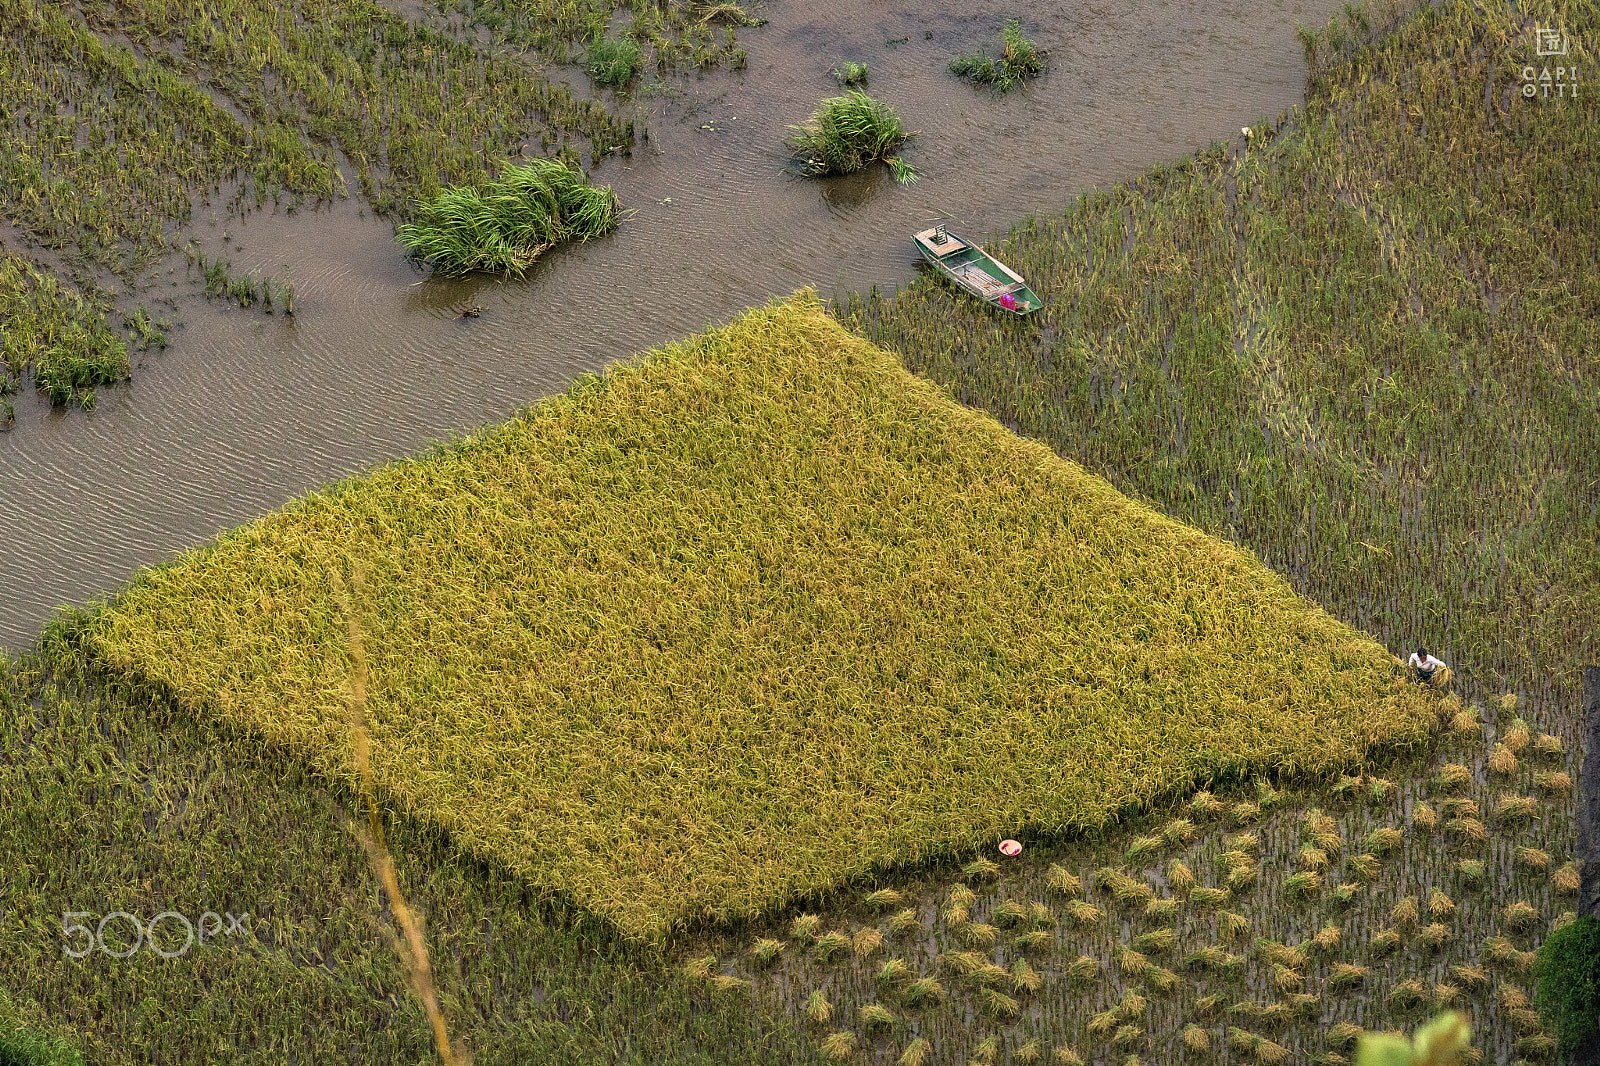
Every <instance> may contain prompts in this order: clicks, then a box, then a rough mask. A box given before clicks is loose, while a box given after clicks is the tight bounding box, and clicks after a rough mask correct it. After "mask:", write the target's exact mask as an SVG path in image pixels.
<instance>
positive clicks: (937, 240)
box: [917, 226, 967, 256]
mask: <svg viewBox="0 0 1600 1066" xmlns="http://www.w3.org/2000/svg"><path fill="white" fill-rule="evenodd" d="M917 242H918V243H919V244H921V245H922V246H923V247H925V248H927V249H928V251H930V252H932V253H933V254H934V255H937V256H946V255H949V254H950V253H951V252H959V251H960V250H961V249H963V248H965V247H967V242H966V241H963V240H962V239H961V238H960V237H953V236H951V235H950V234H949V233H946V232H945V230H944V227H943V226H936V227H934V228H933V229H925V230H923V231H922V232H921V233H919V234H917Z"/></svg>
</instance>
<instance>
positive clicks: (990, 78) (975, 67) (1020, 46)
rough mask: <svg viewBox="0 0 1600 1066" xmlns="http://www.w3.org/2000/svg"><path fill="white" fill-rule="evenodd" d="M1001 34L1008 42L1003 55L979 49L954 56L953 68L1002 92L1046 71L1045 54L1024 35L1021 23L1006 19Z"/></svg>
mask: <svg viewBox="0 0 1600 1066" xmlns="http://www.w3.org/2000/svg"><path fill="white" fill-rule="evenodd" d="M1001 34H1002V39H1003V40H1004V44H1003V45H1002V46H1001V50H1000V58H999V59H991V58H990V57H989V54H988V53H987V52H984V51H982V50H979V51H977V52H972V53H970V54H968V55H963V56H957V57H956V58H955V59H952V60H951V61H950V72H951V73H952V74H955V75H956V76H957V77H961V78H968V79H970V80H972V81H975V82H978V83H979V84H980V85H987V86H989V87H990V88H992V89H994V90H995V91H996V92H1002V93H1006V92H1010V91H1011V90H1012V89H1014V88H1016V87H1017V86H1018V85H1020V84H1022V82H1023V81H1025V80H1027V79H1028V78H1035V77H1038V76H1039V75H1040V74H1042V73H1044V56H1043V54H1042V53H1041V52H1040V51H1039V48H1038V46H1037V45H1035V44H1034V43H1033V41H1032V40H1030V39H1029V38H1027V37H1025V36H1024V35H1023V33H1022V26H1021V24H1020V23H1018V22H1016V21H1011V22H1008V23H1006V25H1005V28H1004V30H1002V31H1001Z"/></svg>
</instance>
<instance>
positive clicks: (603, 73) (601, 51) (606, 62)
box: [583, 36, 644, 87]
mask: <svg viewBox="0 0 1600 1066" xmlns="http://www.w3.org/2000/svg"><path fill="white" fill-rule="evenodd" d="M643 62H644V52H643V50H642V49H640V47H639V42H638V41H635V40H632V39H631V38H626V37H621V38H619V37H603V36H602V37H597V38H596V39H595V40H594V41H592V42H590V44H589V47H588V48H587V49H586V50H585V51H584V53H583V65H584V68H585V69H586V70H588V72H589V77H591V78H593V79H594V80H595V83H596V84H598V85H610V86H612V87H618V86H623V85H626V84H628V82H630V81H632V80H633V79H634V77H635V76H636V75H637V74H638V73H639V68H640V66H641V65H642V64H643Z"/></svg>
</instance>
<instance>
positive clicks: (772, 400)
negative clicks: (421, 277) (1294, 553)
mask: <svg viewBox="0 0 1600 1066" xmlns="http://www.w3.org/2000/svg"><path fill="white" fill-rule="evenodd" d="M356 564H360V565H361V566H362V567H363V568H364V571H365V573H366V575H367V577H366V584H365V588H366V592H365V593H364V594H363V595H361V596H359V597H357V604H356V608H355V609H356V610H357V611H358V612H359V613H360V614H361V615H362V622H363V626H364V627H365V629H366V631H367V633H368V635H369V636H368V641H369V651H368V655H369V658H370V662H371V672H372V681H371V688H370V692H369V695H368V708H369V711H368V714H369V717H370V719H371V729H372V739H373V755H372V765H373V772H374V775H375V777H376V780H377V782H378V787H379V789H380V791H381V792H383V793H384V794H385V795H386V797H387V798H388V800H389V801H390V802H392V803H394V804H396V805H397V806H398V807H399V808H400V809H403V810H407V811H411V812H413V813H416V814H418V815H420V816H421V817H423V818H424V819H426V820H428V821H429V822H431V823H433V824H437V825H439V826H440V827H441V828H443V829H445V830H446V831H448V832H450V833H451V834H452V835H453V837H454V839H455V840H456V841H457V842H458V843H459V844H461V845H462V846H464V847H465V848H467V849H468V850H470V851H472V852H473V853H475V854H478V855H480V856H482V857H485V858H489V859H493V860H496V861H498V862H500V863H502V864H503V865H504V866H505V868H506V869H508V870H509V871H511V872H513V873H515V874H517V875H520V876H522V877H523V878H525V879H527V880H528V881H529V882H530V883H531V884H533V885H535V886H537V887H538V888H540V889H543V890H547V891H552V892H557V893H560V894H564V895H565V896H566V897H568V898H571V899H573V900H575V901H577V902H579V903H581V904H583V905H584V906H587V907H589V908H591V909H593V910H594V911H596V912H598V913H600V914H603V915H605V916H606V917H608V918H609V919H610V920H611V921H612V922H614V923H615V924H616V926H617V927H618V928H619V929H621V930H622V931H624V932H625V933H627V934H629V935H632V936H638V937H645V938H659V937H662V936H664V935H666V934H667V933H668V932H669V931H671V930H672V929H674V928H677V927H681V926H684V925H686V924H690V923H693V922H695V921H697V920H702V919H713V920H714V919H723V918H732V917H735V916H740V915H745V916H749V915H755V914H758V913H760V912H762V911H765V910H767V909H770V908H771V907H773V906H775V905H777V904H780V903H782V902H783V901H785V900H786V899H788V898H790V897H792V896H793V895H795V894H796V893H799V892H808V891H813V890H816V889H819V888H824V887H829V886H836V885H839V884H842V883H843V882H845V881H848V880H850V879H852V878H855V877H859V876H864V875H866V874H868V873H869V872H870V871H871V870H872V869H874V868H881V867H883V866H886V865H894V864H900V863H916V862H919V861H922V860H926V859H928V858H931V857H936V856H938V855H940V854H947V853H950V852H951V851H953V850H954V849H958V848H966V847H970V846H973V845H975V844H977V843H979V842H980V841H992V840H993V839H994V838H995V837H996V834H998V833H1000V832H1001V831H1002V830H1005V831H1010V832H1015V831H1017V830H1018V828H1019V827H1024V826H1032V827H1039V828H1046V829H1052V830H1065V829H1071V828H1076V827H1088V826H1095V825H1100V824H1103V823H1105V822H1106V821H1107V820H1108V819H1110V818H1112V817H1114V816H1115V814H1116V813H1117V812H1118V811H1120V810H1122V809H1123V808H1124V807H1126V806H1128V805H1139V804H1144V803H1147V802H1149V801H1151V800H1152V799H1154V798H1156V797H1158V796H1161V795H1163V794H1172V793H1175V792H1176V791H1177V790H1178V789H1180V788H1183V787H1185V786H1186V785H1189V784H1191V783H1193V782H1194V781H1195V780H1196V779H1197V777H1198V776H1200V775H1202V774H1209V773H1213V772H1215V771H1217V770H1219V769H1221V770H1233V771H1239V772H1244V771H1248V770H1249V769H1250V768H1253V767H1263V768H1264V767H1268V766H1270V767H1272V768H1273V769H1274V770H1280V771H1287V772H1293V771H1296V770H1314V769H1322V770H1326V769H1329V768H1331V767H1333V766H1335V765H1339V764H1345V763H1350V762H1353V761H1357V760H1359V759H1360V758H1362V757H1363V755H1364V754H1365V753H1367V752H1368V751H1369V750H1370V749H1371V748H1372V747H1373V746H1375V745H1384V744H1396V743H1408V742H1415V741H1417V740H1419V739H1420V738H1423V737H1425V736H1426V735H1427V732H1428V729H1429V728H1430V726H1431V723H1432V721H1433V716H1434V711H1433V709H1432V707H1431V705H1430V703H1429V698H1428V697H1426V696H1423V695H1419V694H1416V693H1415V692H1414V691H1412V690H1411V689H1409V688H1407V687H1406V686H1404V685H1400V686H1399V687H1398V688H1397V687H1396V681H1397V669H1398V668H1397V666H1396V664H1395V662H1394V660H1393V658H1392V657H1391V656H1390V655H1389V653H1388V652H1387V651H1386V650H1385V649H1383V648H1382V647H1380V646H1378V645H1377V644H1375V643H1374V642H1372V641H1370V640H1369V639H1367V638H1365V637H1363V636H1362V635H1361V634H1359V633H1357V632H1356V631H1354V630H1352V629H1350V628H1348V627H1346V626H1344V625H1342V624H1340V623H1338V622H1336V621H1334V620H1333V619H1332V618H1330V617H1329V616H1327V615H1326V614H1325V613H1324V612H1322V611H1321V610H1319V609H1317V608H1315V607H1312V606H1309V605H1308V604H1306V603H1305V602H1304V601H1302V600H1301V599H1299V597H1297V596H1296V595H1295V594H1294V593H1293V592H1292V591H1291V590H1290V589H1289V587H1288V585H1287V584H1286V582H1285V581H1283V579H1281V578H1280V577H1278V576H1277V575H1275V574H1273V573H1271V572H1270V571H1268V570H1267V569H1266V568H1264V567H1263V566H1262V565H1261V564H1260V563H1259V562H1258V561H1257V560H1256V559H1255V558H1254V557H1253V556H1251V555H1250V554H1249V553H1248V552H1245V551H1242V550H1240V549H1238V548H1236V547H1234V546H1232V545H1228V544H1224V543H1222V542H1219V541H1217V540H1214V539H1211V538H1209V537H1206V536H1204V535H1202V534H1200V533H1197V532H1195V531H1193V530H1190V529H1187V528H1185V527H1184V526H1182V525H1180V524H1178V523H1176V522H1173V521H1171V520H1169V519H1166V518H1163V517H1161V516H1159V515H1157V514H1155V513H1154V512H1153V511H1151V510H1149V509H1148V508H1146V507H1144V506H1142V505H1140V504H1138V503H1135V502H1134V501H1131V500H1128V499H1126V498H1125V497H1123V496H1121V495H1119V494H1118V493H1116V492H1115V491H1114V490H1112V489H1111V488H1110V487H1109V486H1108V485H1107V484H1106V483H1105V482H1104V481H1102V480H1101V479H1099V478H1097V477H1094V476H1091V475H1089V474H1087V473H1085V472H1084V471H1083V470H1082V469H1081V468H1079V467H1078V466H1077V465H1075V464H1074V463H1071V462H1069V461H1065V460H1062V459H1060V458H1058V457H1057V456H1055V455H1054V454H1053V453H1052V452H1050V451H1049V449H1047V448H1046V447H1044V446H1043V445H1040V444H1037V443H1033V442H1030V441H1025V440H1023V439H1021V438H1018V437H1015V436H1014V435H1012V434H1011V433H1009V432H1008V431H1006V430H1005V429H1004V428H1003V427H1001V426H1000V425H999V424H998V423H996V422H995V421H993V420H992V419H991V418H989V417H988V416H986V415H983V414H980V413H977V412H973V411H970V410H967V409H965V408H962V407H960V406H959V405H957V404H955V403H954V402H952V401H951V400H950V398H949V397H948V396H947V395H946V394H944V393H942V392H940V391H939V390H938V389H937V388H935V387H934V386H932V385H929V384H928V383H926V382H924V381H921V380H919V379H917V378H914V377H912V376H911V375H910V374H908V373H906V372H905V370H904V369H903V368H902V367H901V366H900V365H899V363H898V362H897V361H896V360H895V359H894V358H893V357H892V356H890V355H888V354H887V353H885V352H883V351H882V350H880V349H877V348H874V347H873V346H871V345H869V344H867V343H866V342H864V341H861V340H859V339H858V338H855V337H853V336H851V335H850V334H848V333H846V332H845V331H844V330H842V329H841V328H840V327H839V326H838V325H837V324H836V323H835V322H834V321H833V320H832V319H830V318H829V317H828V316H827V315H826V314H825V313H824V312H823V309H822V308H821V306H820V305H819V304H818V303H817V301H816V299H815V298H814V297H813V296H810V295H809V294H806V295H802V296H801V297H799V298H797V299H795V300H794V301H792V302H790V303H788V304H785V305H774V306H771V307H767V308H763V309H757V310H755V311H752V312H750V313H748V314H746V315H745V316H744V317H742V318H740V319H739V320H737V321H736V322H734V323H733V324H731V325H729V326H727V327H724V328H721V329H718V330H715V331H712V332H710V333H707V334H705V335H702V336H698V337H695V338H692V339H690V340H688V341H686V342H684V343H680V344H676V345H673V346H671V347H669V348H667V349H665V350H662V351H660V352H659V353H657V354H655V355H654V356H653V357H650V358H647V359H645V360H644V361H643V362H642V363H641V364H639V365H636V366H628V367H617V368H613V369H612V370H610V371H608V373H607V375H606V376H605V378H604V379H598V380H588V381H584V382H581V383H580V384H578V385H577V386H575V387H574V388H573V389H572V390H571V391H570V392H568V393H567V394H566V395H564V396H562V397H558V398H556V399H554V400H552V401H549V402H547V403H544V404H541V405H539V406H538V407H536V408H534V409H532V410H531V411H529V412H526V413H524V414H523V415H522V416H520V417H518V418H517V419H515V420H513V421H512V422H510V423H508V424H505V425H503V426H500V427H497V428H494V429H492V430H488V431H486V432H483V433H481V434H479V435H478V436H476V437H473V438H471V439H469V440H466V441H464V442H461V443H459V444H458V445H456V446H453V447H446V448H441V449H439V450H437V451H436V453H434V454H432V455H429V456H427V457H424V458H422V459H418V460H410V461H404V462H400V463H396V464H393V465H390V466H388V467H385V468H382V469H380V470H378V471H376V472H374V473H372V474H370V475H368V476H366V477H364V478H360V479H352V480H349V481H346V482H343V483H340V484H337V485H335V486H333V487H331V488H328V489H325V490H322V491H319V492H316V493H313V494H312V495H310V496H309V497H307V498H305V499H303V500H300V501H297V502H295V503H293V504H291V505H289V506H288V507H286V508H284V509H283V510H282V511H280V512H278V513H276V514H274V515H271V516H269V517H267V518H265V519H263V520H261V521H260V522H258V523H256V524H254V525H252V526H249V527H246V528H243V529H240V530H237V531H235V532H233V533H230V534H227V535H225V536H223V537H222V538H220V539H219V540H218V541H217V542H216V543H214V544H213V545H210V546H208V547H206V548H203V549H200V550H197V551H194V552H191V553H189V554H188V555H186V556H185V557H183V558H181V559H179V560H177V561H176V562H174V563H173V564H171V565H168V566H163V567H161V568H157V569H153V570H149V571H146V572H144V573H143V574H142V575H141V576H140V577H139V579H138V580H136V581H135V582H134V583H133V584H132V585H131V586H130V587H129V588H128V589H127V590H125V592H124V593H123V594H121V595H120V596H119V597H118V599H117V600H116V602H115V603H114V604H112V605H109V606H104V607H102V608H99V609H98V610H97V611H95V612H91V613H89V614H84V615H78V616H75V617H72V618H64V619H63V620H62V621H61V622H60V623H59V624H58V626H57V627H56V630H55V633H54V636H52V638H51V639H52V640H66V641H69V642H76V643H77V644H78V645H79V646H82V647H83V648H85V649H86V650H88V651H89V652H90V653H91V654H93V655H94V656H96V657H97V658H98V659H99V661H100V662H101V663H102V664H103V665H105V666H108V667H111V668H114V669H115V670H116V671H118V672H120V673H122V674H123V676H125V677H129V678H131V679H135V681H136V683H138V684H141V685H143V686H145V687H147V688H148V689H149V690H150V691H152V692H159V693H164V694H166V695H168V696H170V697H171V698H172V699H173V700H174V701H175V702H176V704H177V705H179V706H181V707H183V708H186V709H187V711H188V712H189V713H193V714H197V715H202V716H207V717H209V718H211V719H213V720H217V721H221V722H225V723H228V724H230V725H233V726H237V727H241V728H243V729H245V730H247V731H249V732H251V733H253V734H255V735H258V736H259V737H261V738H262V739H264V740H266V741H268V742H270V743H271V744H273V745H275V746H277V747H279V748H280V749H281V750H284V751H287V752H292V753H295V754H297V755H300V756H304V757H305V758H307V759H308V760H310V762H311V763H312V764H313V765H314V766H316V767H318V768H319V769H320V770H322V771H324V772H328V773H331V774H334V775H338V776H345V777H348V775H349V774H350V767H351V739H350V736H349V732H348V729H347V726H346V698H347V694H346V686H345V678H346V676H347V672H348V669H349V663H348V655H347V651H346V644H345V639H344V637H343V633H344V619H343V618H342V616H341V614H340V612H339V610H338V609H337V607H336V605H335V602H334V600H333V597H332V594H331V592H330V589H329V578H328V572H327V569H326V567H328V566H333V567H335V568H337V569H339V570H352V568H353V567H354V566H355V565H356ZM885 634H894V639H890V640H886V639H884V638H885ZM730 751H737V752H738V753H739V756H738V757H737V758H732V759H730V758H729V757H728V753H729V752H730Z"/></svg>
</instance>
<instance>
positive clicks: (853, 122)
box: [789, 89, 917, 183]
mask: <svg viewBox="0 0 1600 1066" xmlns="http://www.w3.org/2000/svg"><path fill="white" fill-rule="evenodd" d="M789 128H790V129H791V130H794V131H795V132H794V134H793V136H791V137H790V138H789V145H790V147H792V148H793V149H794V150H795V153H796V155H797V157H800V162H801V165H802V167H803V168H804V169H805V171H806V172H807V173H809V174H854V173H855V172H856V171H858V170H862V169H864V168H865V167H866V166H867V165H869V164H871V163H875V162H877V161H878V160H882V161H883V162H885V163H887V164H888V165H889V169H890V171H891V172H892V173H893V174H894V178H895V180H896V181H898V182H901V183H907V182H913V181H916V180H917V173H916V171H914V170H912V169H911V165H910V164H909V163H907V162H906V161H905V160H904V159H901V158H900V157H899V156H898V155H896V154H895V152H896V150H897V149H898V148H899V147H900V146H901V145H902V144H904V143H905V142H906V141H907V140H909V139H910V138H911V137H912V136H913V135H912V134H908V133H906V131H905V127H904V126H903V125H902V124H901V122H900V116H899V114H898V113H896V111H895V109H894V108H893V107H891V106H889V105H888V104H886V103H883V102H881V101H879V100H875V99H873V98H872V97H870V96H868V95H867V94H866V93H864V92H862V91H860V90H859V89H852V90H850V91H849V92H846V93H845V94H844V95H843V96H832V97H829V98H828V99H826V100H824V101H822V103H821V104H819V105H818V106H817V109H816V110H815V111H813V112H812V113H811V118H810V120H809V121H807V122H806V124H805V125H803V126H790V127H789Z"/></svg>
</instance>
